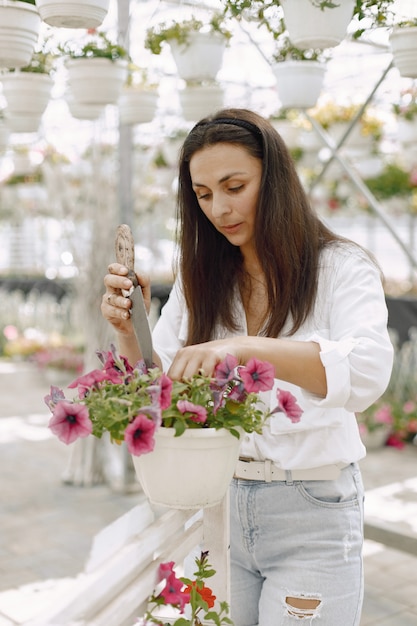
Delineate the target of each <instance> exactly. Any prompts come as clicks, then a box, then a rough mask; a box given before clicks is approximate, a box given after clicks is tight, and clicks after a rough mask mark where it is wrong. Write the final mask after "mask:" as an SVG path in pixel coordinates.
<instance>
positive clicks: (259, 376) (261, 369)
mask: <svg viewBox="0 0 417 626" xmlns="http://www.w3.org/2000/svg"><path fill="white" fill-rule="evenodd" d="M239 373H240V376H241V378H242V380H243V383H244V385H245V389H246V391H247V392H248V393H252V392H254V393H258V392H259V391H268V390H269V389H272V387H273V385H274V373H275V372H274V367H273V366H272V365H271V363H268V362H266V361H259V360H258V359H255V358H252V359H249V361H248V362H247V364H246V367H241V368H239Z"/></svg>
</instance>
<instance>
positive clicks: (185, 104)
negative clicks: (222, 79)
mask: <svg viewBox="0 0 417 626" xmlns="http://www.w3.org/2000/svg"><path fill="white" fill-rule="evenodd" d="M179 97H180V104H181V110H182V114H183V117H184V119H185V120H187V121H189V122H196V121H197V120H199V119H201V118H202V117H205V116H206V115H209V114H210V113H215V112H216V111H218V110H219V109H221V108H222V106H223V98H224V90H223V88H222V87H220V85H187V86H186V87H184V89H181V90H180V92H179Z"/></svg>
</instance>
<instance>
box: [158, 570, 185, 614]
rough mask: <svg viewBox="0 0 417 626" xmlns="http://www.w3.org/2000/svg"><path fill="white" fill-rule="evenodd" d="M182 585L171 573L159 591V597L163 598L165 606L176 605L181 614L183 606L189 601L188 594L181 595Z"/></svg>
mask: <svg viewBox="0 0 417 626" xmlns="http://www.w3.org/2000/svg"><path fill="white" fill-rule="evenodd" d="M183 587H184V583H183V582H182V581H181V580H179V578H177V577H176V576H175V573H174V572H171V573H170V574H169V576H168V577H167V579H166V584H165V587H164V588H163V589H162V591H161V594H160V595H161V596H162V597H163V598H164V600H165V603H166V604H171V605H174V606H176V605H178V606H179V608H180V611H181V613H182V612H183V611H184V606H185V605H186V604H188V603H189V601H190V594H189V593H183V592H182V589H183Z"/></svg>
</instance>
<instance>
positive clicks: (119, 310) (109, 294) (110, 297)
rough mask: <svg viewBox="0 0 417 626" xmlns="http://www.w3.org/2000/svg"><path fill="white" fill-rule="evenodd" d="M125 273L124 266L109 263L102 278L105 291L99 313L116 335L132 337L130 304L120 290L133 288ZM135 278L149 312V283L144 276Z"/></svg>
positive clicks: (126, 270)
mask: <svg viewBox="0 0 417 626" xmlns="http://www.w3.org/2000/svg"><path fill="white" fill-rule="evenodd" d="M127 273H128V269H127V267H125V266H124V265H120V264H119V263H111V264H110V265H109V268H108V274H106V276H105V277H104V285H105V287H106V291H105V293H104V294H103V297H102V300H101V313H102V315H103V317H104V318H105V319H106V320H107V321H108V322H110V324H111V325H112V326H113V328H114V329H115V330H116V331H117V332H118V333H121V334H123V335H133V334H134V329H133V324H132V320H131V319H130V308H131V306H132V302H131V300H130V299H129V298H126V297H125V296H124V295H123V293H122V289H123V290H125V291H129V290H130V289H131V288H132V286H133V285H132V281H131V280H130V278H128V277H127ZM136 276H137V279H138V281H139V285H140V288H141V289H142V293H143V299H144V302H145V307H146V309H147V311H149V308H150V301H151V289H150V281H149V279H148V278H146V277H144V276H140V275H138V274H137V275H136ZM137 289H139V287H137Z"/></svg>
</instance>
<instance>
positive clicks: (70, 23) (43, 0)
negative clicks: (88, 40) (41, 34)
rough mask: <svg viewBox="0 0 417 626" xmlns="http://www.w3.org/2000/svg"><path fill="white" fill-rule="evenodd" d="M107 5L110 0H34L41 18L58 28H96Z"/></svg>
mask: <svg viewBox="0 0 417 626" xmlns="http://www.w3.org/2000/svg"><path fill="white" fill-rule="evenodd" d="M109 5H110V0H36V6H37V7H38V10H39V14H40V16H41V18H42V20H43V21H44V22H46V24H49V25H50V26H57V27H59V28H97V27H98V26H100V25H101V24H102V23H103V20H104V18H105V17H106V15H107V13H108V11H109Z"/></svg>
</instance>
